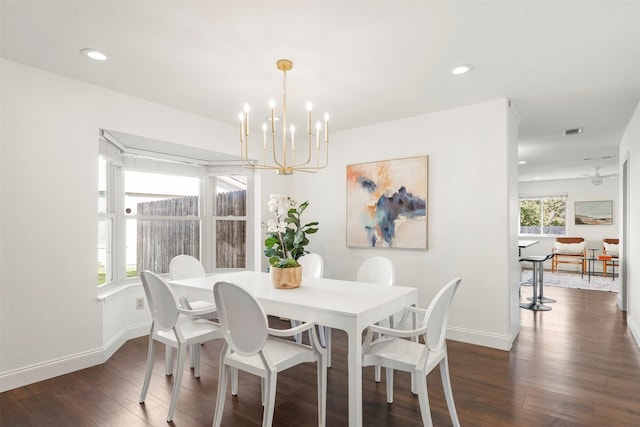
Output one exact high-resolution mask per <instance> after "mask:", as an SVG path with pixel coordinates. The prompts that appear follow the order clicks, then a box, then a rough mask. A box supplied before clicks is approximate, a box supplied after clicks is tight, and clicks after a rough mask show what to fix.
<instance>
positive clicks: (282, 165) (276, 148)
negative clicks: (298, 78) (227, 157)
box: [239, 59, 329, 175]
mask: <svg viewBox="0 0 640 427" xmlns="http://www.w3.org/2000/svg"><path fill="white" fill-rule="evenodd" d="M276 64H277V67H278V70H281V71H282V72H283V74H284V83H283V88H284V89H283V92H282V126H281V129H280V130H281V133H282V144H281V145H280V144H278V143H276V121H277V120H278V119H277V117H276V103H275V101H274V100H273V99H272V100H271V101H269V110H270V111H269V116H268V122H269V123H268V124H267V123H263V124H262V150H261V151H262V156H261V157H262V161H256V160H252V159H251V158H250V157H249V106H248V105H245V106H244V112H243V113H240V115H239V119H240V156H241V158H242V165H243V166H245V167H248V168H252V169H265V170H274V171H276V173H277V174H279V175H290V174H292V173H293V172H294V171H300V172H317V171H318V170H320V169H323V168H325V167H327V164H328V163H329V114H327V113H325V115H324V137H323V138H321V137H320V133H321V130H322V124H321V123H320V122H318V123H316V126H315V131H316V134H315V141H313V140H314V138H313V129H312V119H311V109H312V108H311V103H310V102H308V103H307V137H306V144H304V143H303V144H302V146H303V150H302V151H304V153H303V154H304V156H303V157H302V158H300V159H297V158H296V153H297V152H296V148H299V147H300V144H298V147H296V141H295V126H293V125H291V126H290V127H289V129H287V71H289V70H291V69H292V68H293V62H291V61H289V60H288V59H281V60H279V61H278V62H277V63H276ZM269 127H270V128H271V132H270V133H271V137H270V138H267V131H268V130H269ZM287 133H289V135H287ZM321 139H322V141H321ZM269 140H270V141H269ZM268 141H269V142H268ZM321 142H322V143H321ZM304 145H306V150H304ZM298 154H300V153H299V152H298ZM321 157H323V158H324V162H323V163H322V164H321V162H320V159H321ZM312 160H313V161H312ZM296 161H298V163H296Z"/></svg>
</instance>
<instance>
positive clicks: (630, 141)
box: [620, 103, 640, 346]
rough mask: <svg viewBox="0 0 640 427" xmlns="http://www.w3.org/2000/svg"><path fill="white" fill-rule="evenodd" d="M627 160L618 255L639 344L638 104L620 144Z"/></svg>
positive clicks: (622, 159) (622, 157) (629, 321)
mask: <svg viewBox="0 0 640 427" xmlns="http://www.w3.org/2000/svg"><path fill="white" fill-rule="evenodd" d="M625 161H627V164H628V168H629V177H628V193H629V206H630V209H629V229H628V230H627V235H628V236H630V238H629V239H628V240H629V241H628V242H627V245H626V248H627V252H626V253H623V254H622V257H623V258H622V262H624V263H625V265H626V273H627V275H626V282H627V291H628V292H627V307H626V309H627V324H628V325H629V329H630V330H631V332H632V333H633V336H634V338H635V340H636V343H637V344H638V345H639V346H640V262H639V261H640V239H638V236H640V215H638V213H637V209H638V206H640V103H639V104H638V106H637V107H636V111H635V113H634V114H633V117H632V118H631V121H630V122H629V125H628V126H627V130H626V132H625V134H624V136H623V138H622V142H621V143H620V162H621V166H622V163H624V162H625Z"/></svg>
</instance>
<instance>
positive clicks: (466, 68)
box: [451, 64, 475, 76]
mask: <svg viewBox="0 0 640 427" xmlns="http://www.w3.org/2000/svg"><path fill="white" fill-rule="evenodd" d="M474 69H475V67H474V66H473V65H471V64H462V65H458V66H457V67H456V68H454V69H453V70H451V74H455V75H456V76H458V75H460V74H465V73H468V72H470V71H473V70H474Z"/></svg>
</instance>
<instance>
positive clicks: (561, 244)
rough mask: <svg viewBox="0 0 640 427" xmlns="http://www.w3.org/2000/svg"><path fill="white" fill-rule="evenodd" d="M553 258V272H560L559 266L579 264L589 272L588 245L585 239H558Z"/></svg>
mask: <svg viewBox="0 0 640 427" xmlns="http://www.w3.org/2000/svg"><path fill="white" fill-rule="evenodd" d="M553 254H554V257H553V258H551V271H552V272H554V271H558V264H579V265H580V266H581V268H582V272H583V273H584V272H585V271H587V243H586V242H585V241H584V238H583V237H556V241H555V243H554V246H553Z"/></svg>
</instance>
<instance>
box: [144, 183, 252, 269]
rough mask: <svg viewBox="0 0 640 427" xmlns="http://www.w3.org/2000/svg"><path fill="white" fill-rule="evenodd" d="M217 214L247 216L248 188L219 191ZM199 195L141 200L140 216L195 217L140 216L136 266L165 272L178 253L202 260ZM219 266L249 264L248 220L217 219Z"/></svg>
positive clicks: (230, 266)
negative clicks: (247, 245) (247, 252)
mask: <svg viewBox="0 0 640 427" xmlns="http://www.w3.org/2000/svg"><path fill="white" fill-rule="evenodd" d="M216 206H217V208H216V214H217V215H218V216H245V215H246V191H245V190H239V191H229V192H225V193H219V194H218V195H217V197H216ZM198 208H199V200H198V196H185V197H177V198H172V199H165V200H156V201H151V202H144V203H138V206H137V209H138V214H139V215H145V216H146V215H148V216H175V217H178V218H179V217H189V216H192V217H193V219H178V218H176V219H139V220H138V221H137V232H138V241H137V257H136V258H137V260H136V268H137V271H138V272H140V271H142V270H151V271H153V272H156V273H159V274H162V273H168V272H169V263H170V262H171V259H173V257H175V256H176V255H180V254H186V255H191V256H194V257H196V258H198V259H200V220H198V219H197V217H198V211H199V209H198ZM215 227H216V236H217V238H216V268H244V267H245V266H246V253H245V252H246V221H245V220H232V219H228V220H226V219H225V220H217V221H216V225H215Z"/></svg>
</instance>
